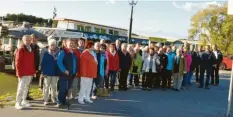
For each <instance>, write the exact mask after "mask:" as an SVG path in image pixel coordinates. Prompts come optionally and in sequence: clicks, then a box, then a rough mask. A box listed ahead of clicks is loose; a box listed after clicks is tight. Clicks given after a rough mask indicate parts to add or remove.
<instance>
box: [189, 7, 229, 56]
mask: <svg viewBox="0 0 233 117" xmlns="http://www.w3.org/2000/svg"><path fill="white" fill-rule="evenodd" d="M191 22H192V23H191V28H190V29H189V38H190V39H196V38H197V39H199V40H200V41H201V42H202V43H203V45H206V44H210V45H213V44H217V45H218V48H219V49H220V50H221V51H222V52H223V53H224V54H225V55H228V54H233V48H232V47H233V16H229V15H227V4H225V5H223V6H216V5H211V6H209V7H207V8H205V9H203V10H201V11H199V12H197V13H196V14H195V15H194V16H193V17H192V18H191Z"/></svg>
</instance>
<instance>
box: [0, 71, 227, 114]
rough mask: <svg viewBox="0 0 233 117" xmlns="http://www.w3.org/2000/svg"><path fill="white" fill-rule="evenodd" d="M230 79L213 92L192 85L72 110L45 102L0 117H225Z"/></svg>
mask: <svg viewBox="0 0 233 117" xmlns="http://www.w3.org/2000/svg"><path fill="white" fill-rule="evenodd" d="M229 78H230V72H221V81H220V83H221V84H220V86H218V87H216V86H211V89H210V90H205V89H198V88H197V86H196V85H195V84H193V85H192V86H190V87H189V88H188V89H187V90H185V91H181V92H175V91H172V90H167V91H165V92H163V91H161V90H159V89H156V90H153V91H151V92H149V91H142V90H140V89H132V90H130V91H126V92H116V93H114V94H112V96H111V97H109V98H100V99H97V100H95V101H94V104H87V105H80V104H78V103H77V101H76V100H73V101H71V103H72V106H71V110H67V109H66V108H64V109H57V108H56V107H53V106H49V107H44V106H43V104H42V101H34V102H32V104H33V107H32V108H29V109H26V110H15V109H14V107H8V108H4V109H0V114H1V116H0V117H108V116H128V117H224V115H225V113H226V108H227V97H228V86H229Z"/></svg>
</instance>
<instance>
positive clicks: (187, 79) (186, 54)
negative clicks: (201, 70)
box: [182, 47, 192, 87]
mask: <svg viewBox="0 0 233 117" xmlns="http://www.w3.org/2000/svg"><path fill="white" fill-rule="evenodd" d="M183 52H184V53H183V56H184V60H185V68H186V72H185V74H184V79H183V83H182V85H183V87H185V86H186V85H187V84H188V85H191V77H190V67H191V63H192V56H191V55H190V54H189V51H188V48H187V47H184V48H183Z"/></svg>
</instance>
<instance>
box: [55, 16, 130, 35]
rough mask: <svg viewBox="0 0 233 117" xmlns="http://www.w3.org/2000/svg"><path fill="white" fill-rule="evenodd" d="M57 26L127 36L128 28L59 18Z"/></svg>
mask: <svg viewBox="0 0 233 117" xmlns="http://www.w3.org/2000/svg"><path fill="white" fill-rule="evenodd" d="M54 21H57V28H62V29H71V30H78V31H81V32H92V33H99V34H109V35H115V36H127V33H128V30H127V29H123V28H117V27H112V26H106V25H102V24H96V23H90V22H85V21H80V20H73V19H66V18H57V19H54Z"/></svg>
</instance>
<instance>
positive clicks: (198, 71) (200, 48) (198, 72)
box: [196, 45, 203, 83]
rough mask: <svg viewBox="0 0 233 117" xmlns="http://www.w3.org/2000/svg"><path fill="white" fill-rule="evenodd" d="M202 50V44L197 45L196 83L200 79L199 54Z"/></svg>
mask: <svg viewBox="0 0 233 117" xmlns="http://www.w3.org/2000/svg"><path fill="white" fill-rule="evenodd" d="M202 52H203V46H202V45H201V46H199V48H198V51H197V69H196V83H199V81H200V62H201V61H200V55H201V53H202Z"/></svg>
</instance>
